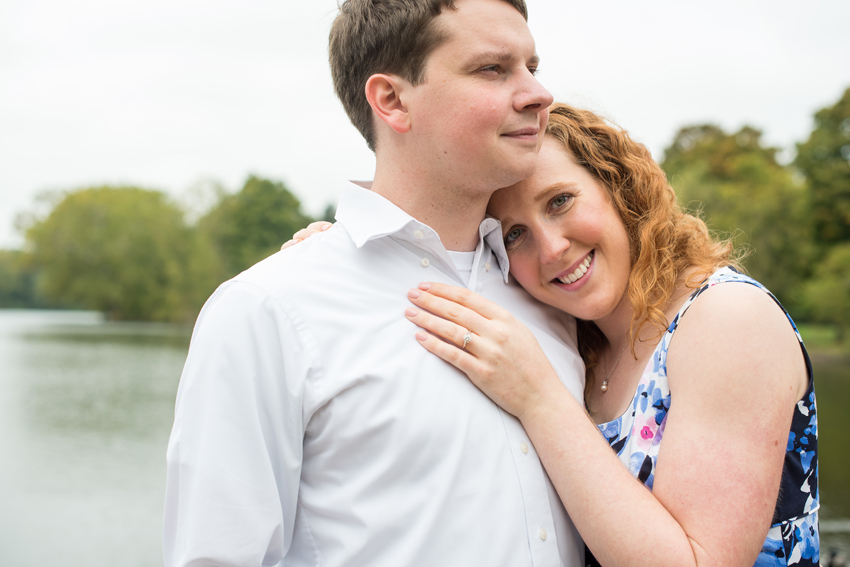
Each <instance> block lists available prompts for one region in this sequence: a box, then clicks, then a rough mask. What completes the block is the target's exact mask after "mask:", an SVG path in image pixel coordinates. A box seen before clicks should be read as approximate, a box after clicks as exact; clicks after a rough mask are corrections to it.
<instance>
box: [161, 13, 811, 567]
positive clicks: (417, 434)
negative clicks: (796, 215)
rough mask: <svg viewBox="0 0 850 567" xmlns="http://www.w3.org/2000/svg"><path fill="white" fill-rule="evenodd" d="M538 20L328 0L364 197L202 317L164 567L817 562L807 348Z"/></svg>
mask: <svg viewBox="0 0 850 567" xmlns="http://www.w3.org/2000/svg"><path fill="white" fill-rule="evenodd" d="M526 19H527V11H526V6H525V3H524V1H523V0H456V1H451V0H380V1H379V0H347V1H345V2H344V3H343V4H342V5H341V8H340V13H339V15H338V16H337V18H336V20H335V21H334V24H333V27H332V29H331V37H330V49H329V51H330V61H331V70H332V74H333V79H334V85H335V88H336V91H337V94H338V95H339V97H340V99H341V100H342V102H343V106H344V107H345V110H346V111H347V113H348V114H349V116H350V118H351V120H352V122H353V123H354V125H355V126H356V127H357V128H358V129H359V130H360V132H361V133H362V134H363V136H364V138H365V139H366V142H367V144H368V145H369V147H370V148H371V149H372V150H374V151H375V154H376V158H377V166H376V171H375V176H374V180H373V181H372V182H370V183H348V184H347V185H346V187H345V189H344V192H343V195H342V198H341V200H340V203H339V208H338V210H337V215H336V219H337V223H336V224H335V225H334V226H332V227H328V226H322V227H321V229H318V230H308V231H307V233H311V234H312V233H314V232H315V234H313V235H312V236H311V237H310V238H309V239H306V240H305V241H304V242H303V243H299V244H297V245H296V246H289V247H288V248H287V249H286V250H284V251H282V252H281V253H279V254H276V255H274V256H272V257H270V258H268V259H266V260H264V261H262V262H260V263H259V264H257V265H255V266H254V267H252V268H250V269H249V270H247V271H245V272H244V273H242V274H240V275H239V276H237V277H235V278H233V279H232V280H230V281H228V282H226V283H224V284H222V286H221V287H220V288H219V289H218V290H217V291H216V292H215V293H214V294H213V296H212V297H211V298H210V299H209V300H208V302H207V304H206V305H205V307H204V309H203V311H202V312H201V315H200V316H199V318H198V322H197V324H196V327H195V330H194V333H193V336H192V343H191V347H190V350H189V356H188V359H187V361H186V366H185V368H184V371H183V375H182V377H181V381H180V387H179V390H178V396H177V406H176V411H175V423H174V429H173V431H172V435H171V440H170V442H169V447H168V483H167V493H166V515H165V539H164V548H165V563H166V565H167V566H172V565H174V566H177V565H179V566H184V565H185V566H189V565H192V566H202V565H228V566H230V565H233V566H236V565H239V566H242V565H245V566H247V565H253V566H259V565H298V566H354V565H376V566H384V565H387V566H404V565H423V566H438V565H439V566H454V565H457V566H473V565H476V566H477V565H481V566H496V565H503V566H511V567H513V566H532V565H533V566H535V567H538V566H546V567H549V566H551V567H558V566H563V567H578V566H581V565H585V564H587V565H597V564H601V565H605V566H608V565H677V566H678V565H694V566H696V565H699V566H708V565H724V566H725V565H753V564H755V565H792V564H796V565H817V562H818V532H817V528H818V524H817V510H818V506H819V505H818V502H819V500H818V492H817V456H816V455H817V419H816V413H815V403H814V390H813V380H812V372H811V364H810V363H809V360H808V356H807V355H806V351H805V348H804V347H803V345H802V342H801V341H800V338H799V334H798V333H797V332H796V329H795V328H794V326H793V323H792V322H791V320H790V318H789V317H788V316H787V314H786V313H785V311H784V310H783V309H782V307H781V305H779V303H778V302H777V301H776V300H775V298H773V296H772V295H770V293H769V292H768V291H767V290H766V289H764V288H763V287H762V286H761V285H760V284H758V282H756V281H754V280H752V279H750V278H748V277H747V276H745V275H743V274H742V273H740V272H739V271H738V270H736V269H735V261H734V257H733V251H732V250H731V246H730V245H729V244H728V243H725V242H718V241H715V240H713V239H712V237H711V236H710V235H709V233H708V231H707V229H706V227H705V225H704V223H703V222H702V221H700V220H699V219H697V218H695V217H693V216H690V215H688V214H686V213H684V212H683V211H681V210H680V208H679V206H678V204H677V203H676V198H675V195H674V193H673V190H672V189H671V188H670V186H669V184H668V183H667V180H666V176H665V175H664V172H663V171H662V170H661V169H660V167H659V166H658V165H657V164H656V163H655V162H654V161H653V160H652V157H651V155H650V154H649V152H648V151H647V150H646V148H644V147H643V146H642V145H641V144H639V143H637V142H635V141H634V140H632V139H631V138H630V137H629V135H628V134H627V133H626V132H624V131H622V130H620V129H618V128H617V127H615V126H613V125H611V124H610V123H608V122H606V121H605V120H603V119H602V118H600V117H598V116H596V115H595V114H593V113H591V112H588V111H583V110H578V109H574V108H572V107H569V106H567V105H563V104H553V101H552V97H551V95H550V94H549V93H548V92H547V91H546V90H545V89H544V88H543V87H542V86H541V85H540V84H539V83H538V82H537V80H536V79H535V76H534V75H535V73H536V70H537V65H538V57H537V54H536V51H535V46H534V41H533V38H532V37H531V34H530V32H529V30H528V27H527V25H526ZM720 284H723V285H720ZM674 338H675V340H674Z"/></svg>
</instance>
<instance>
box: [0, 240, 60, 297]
mask: <svg viewBox="0 0 850 567" xmlns="http://www.w3.org/2000/svg"><path fill="white" fill-rule="evenodd" d="M23 256H24V254H23V253H22V252H21V251H19V250H0V308H24V307H49V306H50V305H49V303H47V302H46V301H44V299H43V298H41V297H38V296H37V294H36V291H35V273H34V272H33V271H32V270H31V269H29V268H28V267H27V265H26V261H25V259H24V257H23Z"/></svg>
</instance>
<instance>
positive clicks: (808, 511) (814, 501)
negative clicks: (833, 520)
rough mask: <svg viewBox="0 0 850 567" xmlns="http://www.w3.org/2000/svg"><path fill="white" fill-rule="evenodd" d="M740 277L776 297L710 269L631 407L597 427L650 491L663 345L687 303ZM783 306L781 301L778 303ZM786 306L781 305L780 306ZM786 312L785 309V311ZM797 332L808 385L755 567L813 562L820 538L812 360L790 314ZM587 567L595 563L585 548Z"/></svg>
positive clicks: (662, 405) (665, 392) (665, 394)
mask: <svg viewBox="0 0 850 567" xmlns="http://www.w3.org/2000/svg"><path fill="white" fill-rule="evenodd" d="M727 282H742V283H746V284H751V285H754V286H756V287H758V288H759V289H762V290H764V291H765V293H767V294H769V295H770V297H771V298H772V299H773V300H774V301H776V303H777V305H779V301H777V299H776V298H775V297H773V294H771V293H770V292H769V291H768V290H767V289H766V288H765V287H764V286H763V285H761V284H760V283H758V282H757V281H755V280H754V279H752V278H750V277H747V276H745V275H743V274H741V273H739V272H737V271H735V270H734V269H732V268H721V269H720V270H718V271H716V272H715V273H714V274H712V275H711V276H710V277H709V278H708V279H707V280H706V281H705V282H704V283H703V285H702V286H701V287H699V288H698V289H697V290H696V291H694V293H693V294H692V295H691V297H690V298H689V299H688V300H687V301H686V302H685V304H684V305H683V306H682V308H681V309H680V310H679V313H678V314H677V315H676V317H675V318H674V319H673V322H672V323H670V326H669V327H668V328H667V331H666V333H665V334H664V336H663V337H662V339H661V341H660V342H659V343H658V346H657V347H656V348H655V351H654V352H653V353H652V357H651V359H650V361H649V363H648V364H647V366H646V368H645V369H644V371H643V375H642V376H641V379H640V383H639V384H638V387H637V391H636V392H635V397H634V399H633V401H632V404H631V406H630V407H629V409H628V410H627V411H626V413H624V414H623V415H622V416H620V417H618V418H617V419H615V420H614V421H609V422H608V423H602V424H600V425H599V426H598V427H599V430H600V431H601V432H602V435H604V436H605V438H606V439H607V440H608V443H609V444H610V445H611V448H612V449H614V451H615V452H616V453H617V455H618V457H619V458H620V461H621V462H622V463H623V464H624V465H625V466H626V467H628V469H629V471H630V472H631V473H632V475H633V476H634V477H635V478H637V479H638V480H639V481H641V482H642V483H643V484H644V485H645V486H646V487H647V488H649V489H650V490H652V484H653V481H654V480H655V465H656V460H657V458H658V450H659V447H660V444H661V440H662V438H663V437H664V428H665V426H666V425H667V412H668V411H669V409H670V387H669V386H668V385H667V349H668V347H669V346H670V340H671V339H672V338H673V333H674V332H675V331H676V328H677V326H678V324H679V320H681V318H682V317H683V316H684V314H685V312H686V311H687V310H688V307H690V305H691V303H693V302H694V300H696V298H697V297H699V295H700V294H701V293H703V292H704V291H705V290H707V289H708V288H710V287H711V286H714V285H717V284H721V283H727ZM779 307H780V308H782V305H779ZM782 310H783V311H785V309H784V308H782ZM785 314H786V316H787V315H788V312H787V311H785ZM788 321H789V322H790V323H791V326H792V327H793V328H794V332H795V333H796V334H797V339H798V340H799V341H800V348H801V349H802V351H803V356H804V358H805V360H806V369H807V371H808V375H809V387H808V389H807V390H806V393H805V394H804V395H803V398H802V399H801V400H800V401H799V402H798V403H797V406H796V407H795V409H794V417H793V420H792V423H791V431H790V432H789V434H788V445H787V449H786V452H785V465H784V468H783V471H782V481H781V485H780V489H779V499H778V501H777V503H776V508H775V510H774V514H773V522H772V526H771V528H770V531H769V532H768V534H767V539H766V540H765V542H764V545H763V546H762V550H761V553H759V556H758V559H757V560H756V563H755V567H768V566H770V567H773V566H776V567H780V566H785V565H800V566H817V565H818V560H819V550H820V540H819V536H818V508H819V507H820V501H819V495H818V460H817V447H818V441H817V428H818V420H817V412H816V408H815V391H814V380H813V375H812V365H811V361H810V360H809V355H808V353H807V352H806V348H805V346H803V341H802V339H801V338H800V333H799V332H798V331H797V327H796V326H795V325H794V322H793V321H792V320H791V317H790V316H789V317H788ZM587 564H588V566H594V565H599V563H598V562H597V561H596V559H595V558H594V557H593V555H592V554H591V553H590V551H589V550H588V552H587Z"/></svg>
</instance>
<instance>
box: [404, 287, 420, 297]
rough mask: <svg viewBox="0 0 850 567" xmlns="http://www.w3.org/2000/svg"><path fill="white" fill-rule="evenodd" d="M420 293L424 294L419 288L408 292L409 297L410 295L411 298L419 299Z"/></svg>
mask: <svg viewBox="0 0 850 567" xmlns="http://www.w3.org/2000/svg"><path fill="white" fill-rule="evenodd" d="M420 295H422V294H421V293H419V290H418V289H411V290H410V291H408V292H407V297H409V298H410V299H418V298H419V296H420Z"/></svg>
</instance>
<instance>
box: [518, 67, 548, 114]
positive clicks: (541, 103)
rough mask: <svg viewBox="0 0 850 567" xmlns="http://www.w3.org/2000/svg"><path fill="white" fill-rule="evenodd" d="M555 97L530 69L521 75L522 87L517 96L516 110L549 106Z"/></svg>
mask: <svg viewBox="0 0 850 567" xmlns="http://www.w3.org/2000/svg"><path fill="white" fill-rule="evenodd" d="M554 100H555V98H554V97H553V96H552V95H551V94H550V93H549V91H547V90H546V89H545V88H544V87H543V85H541V84H540V81H538V80H537V77H535V76H534V75H533V74H532V73H531V71H528V72H527V73H526V74H525V75H524V76H523V89H522V91H521V93H520V94H519V96H518V97H517V101H516V102H517V110H518V111H521V110H537V111H538V112H539V111H541V110H543V109H546V108H549V106H550V105H551V104H552V102H553V101H554Z"/></svg>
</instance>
